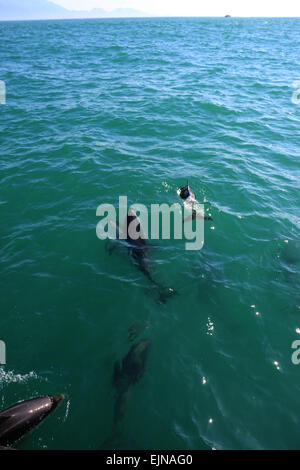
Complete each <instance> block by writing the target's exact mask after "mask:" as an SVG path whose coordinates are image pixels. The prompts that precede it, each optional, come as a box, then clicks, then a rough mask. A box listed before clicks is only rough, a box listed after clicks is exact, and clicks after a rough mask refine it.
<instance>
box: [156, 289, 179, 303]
mask: <svg viewBox="0 0 300 470" xmlns="http://www.w3.org/2000/svg"><path fill="white" fill-rule="evenodd" d="M158 293H159V295H158V300H159V302H161V303H163V304H165V303H166V302H167V300H168V299H170V298H171V297H173V295H177V294H178V292H177V291H176V290H175V289H173V288H172V287H165V286H160V288H159V292H158Z"/></svg>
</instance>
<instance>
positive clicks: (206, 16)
mask: <svg viewBox="0 0 300 470" xmlns="http://www.w3.org/2000/svg"><path fill="white" fill-rule="evenodd" d="M150 18H154V19H162V18H226V19H227V20H228V19H230V18H232V19H249V18H252V19H255V18H257V19H259V18H261V19H266V18H268V19H284V18H285V19H300V16H234V15H230V16H229V17H226V15H217V16H214V15H209V16H208V15H149V16H147V14H146V15H143V16H99V17H93V18H91V17H89V16H87V17H82V18H78V17H70V18H23V19H12V18H10V19H2V18H0V22H9V21H69V20H130V19H141V20H142V19H150Z"/></svg>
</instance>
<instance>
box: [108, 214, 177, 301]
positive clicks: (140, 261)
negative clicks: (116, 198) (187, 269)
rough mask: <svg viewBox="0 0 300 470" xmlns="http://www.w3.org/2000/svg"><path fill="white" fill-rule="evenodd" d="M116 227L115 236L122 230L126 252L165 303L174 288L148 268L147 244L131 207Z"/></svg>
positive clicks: (172, 293)
mask: <svg viewBox="0 0 300 470" xmlns="http://www.w3.org/2000/svg"><path fill="white" fill-rule="evenodd" d="M131 224H134V227H135V235H136V238H133V236H132V234H131V233H130V232H131V230H130V226H131V227H132V225H131ZM117 229H118V230H117V238H119V235H120V232H122V234H123V238H125V242H126V245H127V248H128V252H129V254H130V255H131V257H132V258H133V260H134V261H135V263H136V265H137V267H138V268H139V269H140V271H141V272H142V273H143V274H144V275H145V276H146V278H147V279H148V280H149V281H150V283H151V284H152V285H154V286H155V287H156V288H157V289H158V293H159V300H160V302H162V303H165V302H166V301H167V299H168V298H169V297H171V296H173V295H174V294H177V292H176V291H175V289H173V288H172V287H166V286H163V285H162V284H160V283H159V282H157V281H156V280H155V279H153V277H152V275H151V273H150V270H149V262H148V261H149V258H148V252H149V250H148V245H147V243H146V239H145V236H144V234H143V231H142V228H141V223H140V219H139V218H138V216H137V215H136V213H135V211H134V210H133V209H132V208H130V209H129V210H128V213H127V216H126V219H125V223H124V226H122V225H119V224H118V225H117ZM124 234H125V236H124ZM111 251H112V250H110V253H111Z"/></svg>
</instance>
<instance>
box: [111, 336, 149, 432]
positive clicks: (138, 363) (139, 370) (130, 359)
mask: <svg viewBox="0 0 300 470" xmlns="http://www.w3.org/2000/svg"><path fill="white" fill-rule="evenodd" d="M151 344H152V340H151V339H150V338H143V339H141V340H140V341H139V342H138V343H135V344H133V345H132V346H131V348H130V350H129V352H128V353H127V354H126V356H125V357H124V358H123V359H122V360H121V361H116V363H115V366H114V374H113V385H114V387H115V389H116V400H115V406H114V424H117V422H118V421H120V420H121V419H122V417H123V413H124V405H125V402H126V400H127V397H128V392H129V389H130V388H131V386H132V385H134V384H135V383H137V382H138V381H139V380H140V379H141V378H142V376H143V375H144V372H145V365H146V359H147V356H148V352H149V349H150V346H151Z"/></svg>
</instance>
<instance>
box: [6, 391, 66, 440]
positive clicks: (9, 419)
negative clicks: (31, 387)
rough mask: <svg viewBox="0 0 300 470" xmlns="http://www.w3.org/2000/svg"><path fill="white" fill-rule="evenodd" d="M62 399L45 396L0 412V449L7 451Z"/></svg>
mask: <svg viewBox="0 0 300 470" xmlns="http://www.w3.org/2000/svg"><path fill="white" fill-rule="evenodd" d="M63 399H64V395H52V396H51V395H46V396H43V397H38V398H32V399H30V400H25V401H21V402H19V403H17V404H16V405H13V406H11V407H10V408H7V409H6V410H4V411H1V412H0V448H1V447H3V448H5V449H9V447H8V446H11V445H12V444H13V443H14V442H16V441H18V440H19V439H20V438H21V437H23V436H24V435H25V434H26V433H27V432H28V431H30V430H31V429H32V428H34V427H35V426H37V425H38V424H39V423H40V422H41V421H43V420H44V419H45V418H46V416H48V415H49V414H50V413H51V412H52V411H54V410H55V408H56V407H57V406H58V404H59V403H60V402H61V401H62V400H63Z"/></svg>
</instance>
